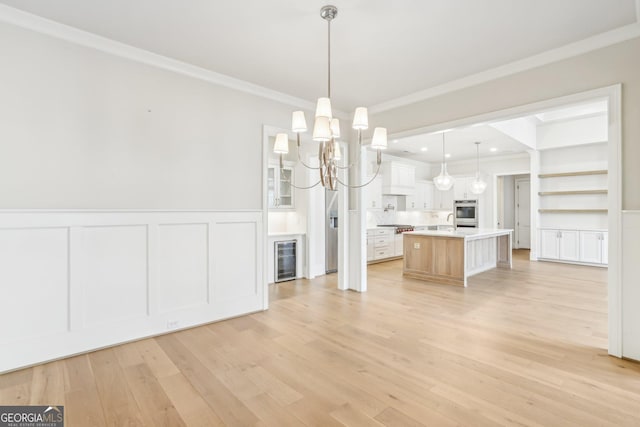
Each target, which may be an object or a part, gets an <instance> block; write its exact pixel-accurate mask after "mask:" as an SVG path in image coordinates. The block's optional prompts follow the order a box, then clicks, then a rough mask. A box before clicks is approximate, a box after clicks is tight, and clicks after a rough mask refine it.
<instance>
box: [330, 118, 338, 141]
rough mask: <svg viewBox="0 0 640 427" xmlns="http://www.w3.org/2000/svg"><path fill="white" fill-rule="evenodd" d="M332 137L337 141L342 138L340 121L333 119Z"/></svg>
mask: <svg viewBox="0 0 640 427" xmlns="http://www.w3.org/2000/svg"><path fill="white" fill-rule="evenodd" d="M331 135H332V136H333V137H334V138H335V139H338V138H340V120H338V119H331Z"/></svg>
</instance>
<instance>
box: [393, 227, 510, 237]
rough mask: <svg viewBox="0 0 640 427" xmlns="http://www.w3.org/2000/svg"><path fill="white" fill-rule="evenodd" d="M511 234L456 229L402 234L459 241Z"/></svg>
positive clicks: (484, 229)
mask: <svg viewBox="0 0 640 427" xmlns="http://www.w3.org/2000/svg"><path fill="white" fill-rule="evenodd" d="M511 232H513V230H510V229H508V228H506V229H502V228H458V229H457V230H455V229H453V228H452V229H450V230H421V231H407V232H405V233H402V234H409V235H416V236H439V237H457V238H460V239H467V240H473V239H481V238H485V237H494V236H504V235H505V234H509V233H511Z"/></svg>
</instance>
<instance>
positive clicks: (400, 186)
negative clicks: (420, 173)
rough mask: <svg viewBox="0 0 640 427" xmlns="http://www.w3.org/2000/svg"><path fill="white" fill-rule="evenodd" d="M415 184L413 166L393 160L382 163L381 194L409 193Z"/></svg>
mask: <svg viewBox="0 0 640 427" xmlns="http://www.w3.org/2000/svg"><path fill="white" fill-rule="evenodd" d="M415 186H416V168H415V166H411V165H408V164H406V163H400V162H395V161H391V162H384V163H383V164H382V194H397V195H411V194H413V193H414V192H415Z"/></svg>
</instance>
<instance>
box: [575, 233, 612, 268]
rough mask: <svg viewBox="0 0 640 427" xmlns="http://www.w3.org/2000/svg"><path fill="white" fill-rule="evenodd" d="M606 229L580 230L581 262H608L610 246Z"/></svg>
mask: <svg viewBox="0 0 640 427" xmlns="http://www.w3.org/2000/svg"><path fill="white" fill-rule="evenodd" d="M608 243H609V242H608V233H607V232H606V231H591V230H583V231H580V262H585V263H590V264H608V263H609V247H608Z"/></svg>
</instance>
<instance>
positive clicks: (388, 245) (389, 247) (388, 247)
mask: <svg viewBox="0 0 640 427" xmlns="http://www.w3.org/2000/svg"><path fill="white" fill-rule="evenodd" d="M394 236H395V233H394V230H393V228H388V229H387V228H375V229H372V230H367V260H368V261H372V260H381V259H385V258H392V257H394V256H395V255H394V254H395V237H394ZM370 246H371V248H372V250H373V256H372V257H371V258H369V253H368V252H369V247H370Z"/></svg>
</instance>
